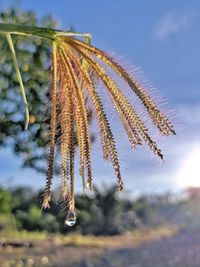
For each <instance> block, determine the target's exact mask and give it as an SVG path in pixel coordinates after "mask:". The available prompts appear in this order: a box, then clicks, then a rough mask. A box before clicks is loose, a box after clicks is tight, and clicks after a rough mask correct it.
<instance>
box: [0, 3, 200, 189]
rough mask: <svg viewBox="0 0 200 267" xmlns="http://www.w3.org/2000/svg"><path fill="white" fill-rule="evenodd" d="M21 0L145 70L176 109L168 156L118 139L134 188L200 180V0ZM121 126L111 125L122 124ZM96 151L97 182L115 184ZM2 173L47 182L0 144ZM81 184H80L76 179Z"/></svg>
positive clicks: (17, 180)
mask: <svg viewBox="0 0 200 267" xmlns="http://www.w3.org/2000/svg"><path fill="white" fill-rule="evenodd" d="M12 2H13V1H8V0H7V1H0V3H1V6H0V7H1V8H6V7H7V6H9V5H11V3H12ZM20 2H21V4H20V5H21V7H22V8H23V9H32V10H35V11H36V12H37V14H38V15H39V16H43V15H46V14H52V15H53V16H54V17H55V18H57V19H58V21H59V24H60V28H62V29H66V28H68V26H73V27H75V29H76V31H79V32H85V31H87V32H90V33H91V34H92V42H93V44H94V45H96V46H97V47H99V48H101V49H103V50H105V51H109V52H113V53H115V54H117V55H119V56H120V57H122V58H123V60H125V61H127V62H128V63H129V65H134V66H138V67H140V69H141V70H142V71H143V72H144V74H145V77H146V78H147V80H150V81H151V82H152V83H153V84H154V86H155V87H156V88H158V90H159V91H160V92H161V93H162V95H163V96H164V98H166V99H167V100H168V104H167V105H166V106H165V109H168V110H171V109H173V110H176V113H177V115H176V117H175V118H174V123H175V125H176V129H177V133H178V135H177V136H176V137H175V138H174V137H173V138H169V139H168V138H161V139H159V145H160V146H161V148H163V152H164V153H165V163H164V164H163V163H160V162H159V161H158V160H157V159H155V158H154V157H152V155H151V153H150V152H149V151H148V150H147V149H146V148H144V149H143V150H142V151H141V150H139V151H131V150H130V149H129V144H128V141H127V140H126V138H125V136H123V134H122V133H121V132H120V134H119V136H118V141H119V150H120V157H121V162H122V170H123V176H124V180H125V187H126V188H127V189H128V190H131V191H134V192H135V191H137V192H141V191H151V192H152V191H155V192H157V191H165V190H173V191H174V190H177V189H180V188H182V187H183V186H188V185H194V186H195V185H200V167H199V166H198V165H199V164H198V156H199V158H200V137H199V132H200V88H199V87H200V51H199V47H200V34H199V25H200V14H199V12H198V11H199V10H200V2H199V1H198V0H196V1H192V0H191V1H186V0H177V1H173V0H168V1H158V0H157V1H156V0H155V1H145V0H141V1H133V0H126V1H122V0H110V1H108V0H101V1H89V0H85V1H81V0H77V1H59V0H57V1H50V0H48V1H47V0H43V1H23V0H22V1H20ZM123 60H122V61H123ZM116 123H117V122H116V121H115V123H114V128H116V129H118V125H116ZM99 150H100V148H99V145H98V144H95V148H94V155H93V156H94V175H95V180H96V181H98V183H102V181H104V182H106V183H108V184H112V183H114V182H115V177H114V175H113V174H112V170H111V168H109V167H108V166H107V165H105V163H104V162H103V161H102V160H100V158H99ZM11 162H12V164H11ZM0 174H1V175H0V183H2V184H7V183H8V182H9V183H10V184H27V185H31V186H38V187H39V186H41V185H43V184H44V181H43V179H44V177H41V175H40V174H37V173H35V172H34V171H32V170H28V169H26V170H22V169H20V159H19V158H15V157H14V156H13V155H12V153H11V152H10V151H9V149H0ZM198 177H199V181H198ZM78 179H79V178H78ZM77 184H78V186H79V182H77Z"/></svg>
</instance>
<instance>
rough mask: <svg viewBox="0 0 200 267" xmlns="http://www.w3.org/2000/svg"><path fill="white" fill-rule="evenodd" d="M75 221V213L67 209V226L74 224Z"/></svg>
mask: <svg viewBox="0 0 200 267" xmlns="http://www.w3.org/2000/svg"><path fill="white" fill-rule="evenodd" d="M75 223H76V215H75V213H74V212H73V211H69V212H68V214H67V217H66V220H65V224H66V225H67V226H74V225H75Z"/></svg>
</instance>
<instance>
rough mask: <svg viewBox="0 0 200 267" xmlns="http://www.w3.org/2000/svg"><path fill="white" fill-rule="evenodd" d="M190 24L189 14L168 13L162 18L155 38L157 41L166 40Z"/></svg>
mask: <svg viewBox="0 0 200 267" xmlns="http://www.w3.org/2000/svg"><path fill="white" fill-rule="evenodd" d="M188 23H189V16H188V14H176V13H168V14H166V15H165V16H163V17H162V18H161V20H160V21H159V23H158V25H157V28H156V29H155V32H154V36H155V38H156V39H159V40H160V39H164V38H166V37H168V36H169V35H171V34H174V33H177V32H179V31H180V30H181V29H183V28H184V27H186V26H187V25H188Z"/></svg>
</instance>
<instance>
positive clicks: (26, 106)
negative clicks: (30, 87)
mask: <svg viewBox="0 0 200 267" xmlns="http://www.w3.org/2000/svg"><path fill="white" fill-rule="evenodd" d="M6 38H7V41H8V44H9V47H10V51H11V54H12V58H13V62H14V66H15V70H16V74H17V79H18V82H19V85H20V89H21V94H22V98H23V101H24V105H25V116H26V120H25V130H27V128H28V124H29V110H28V102H27V99H26V93H25V89H24V84H23V80H22V76H21V73H20V70H19V66H18V63H17V57H16V53H15V48H14V45H13V42H12V38H11V35H10V33H6Z"/></svg>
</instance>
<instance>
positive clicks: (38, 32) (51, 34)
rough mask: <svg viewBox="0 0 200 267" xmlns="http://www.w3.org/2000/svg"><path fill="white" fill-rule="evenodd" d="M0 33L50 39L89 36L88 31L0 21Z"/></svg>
mask: <svg viewBox="0 0 200 267" xmlns="http://www.w3.org/2000/svg"><path fill="white" fill-rule="evenodd" d="M0 33H10V34H17V35H25V36H27V35H30V36H37V37H41V38H47V39H50V40H54V39H55V37H56V36H59V35H62V36H74V37H75V36H77V37H84V38H89V39H90V38H91V35H90V34H89V33H76V32H65V31H60V30H55V29H49V28H42V27H32V26H24V25H17V24H4V23H0Z"/></svg>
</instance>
